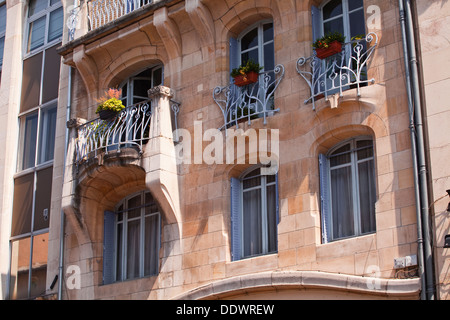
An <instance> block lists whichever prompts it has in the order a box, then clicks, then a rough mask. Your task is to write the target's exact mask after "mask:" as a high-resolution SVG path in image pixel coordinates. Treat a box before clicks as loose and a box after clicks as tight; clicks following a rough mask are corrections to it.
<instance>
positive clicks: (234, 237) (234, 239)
mask: <svg viewBox="0 0 450 320" xmlns="http://www.w3.org/2000/svg"><path fill="white" fill-rule="evenodd" d="M240 212H241V182H240V181H239V179H236V178H231V259H232V260H233V261H236V260H240V259H241V248H242V244H241V242H242V241H241V239H242V235H241V224H242V222H241V221H242V219H241V213H240Z"/></svg>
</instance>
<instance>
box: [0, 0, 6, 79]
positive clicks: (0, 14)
mask: <svg viewBox="0 0 450 320" xmlns="http://www.w3.org/2000/svg"><path fill="white" fill-rule="evenodd" d="M0 2H1V1H0ZM5 34H6V4H5V3H1V4H0V83H1V78H2V66H3V51H4V49H5Z"/></svg>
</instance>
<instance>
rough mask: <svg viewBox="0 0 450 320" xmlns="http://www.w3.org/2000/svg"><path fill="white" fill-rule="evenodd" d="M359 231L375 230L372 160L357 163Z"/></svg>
mask: <svg viewBox="0 0 450 320" xmlns="http://www.w3.org/2000/svg"><path fill="white" fill-rule="evenodd" d="M358 177H359V202H360V212H361V233H368V232H374V231H375V200H376V193H375V178H374V167H373V160H369V161H365V162H363V163H360V164H358Z"/></svg>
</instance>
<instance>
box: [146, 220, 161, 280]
mask: <svg viewBox="0 0 450 320" xmlns="http://www.w3.org/2000/svg"><path fill="white" fill-rule="evenodd" d="M158 239H159V215H157V214H154V215H151V216H149V217H146V218H145V253H144V276H149V275H155V274H157V273H158V264H159V263H158V262H159V248H158V242H159V241H158Z"/></svg>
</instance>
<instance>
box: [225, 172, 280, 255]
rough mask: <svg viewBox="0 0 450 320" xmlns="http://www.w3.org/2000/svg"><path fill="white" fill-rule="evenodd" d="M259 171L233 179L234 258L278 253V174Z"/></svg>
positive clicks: (232, 220) (232, 221)
mask: <svg viewBox="0 0 450 320" xmlns="http://www.w3.org/2000/svg"><path fill="white" fill-rule="evenodd" d="M260 170H261V169H260V168H257V169H255V170H253V171H251V172H249V173H248V174H246V175H244V176H243V177H242V178H241V179H235V178H233V179H232V181H231V223H232V227H231V229H232V231H231V233H232V258H233V260H239V259H243V258H249V257H253V256H258V255H264V254H270V253H275V252H277V247H278V245H277V236H278V234H277V230H278V228H277V225H278V183H277V176H276V175H262V174H261V172H260Z"/></svg>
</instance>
